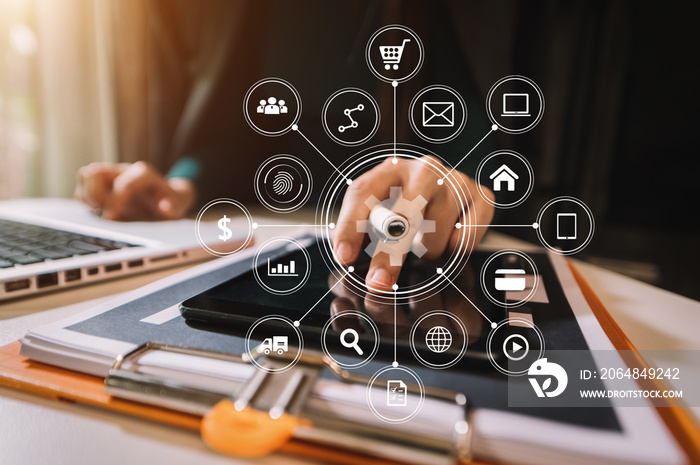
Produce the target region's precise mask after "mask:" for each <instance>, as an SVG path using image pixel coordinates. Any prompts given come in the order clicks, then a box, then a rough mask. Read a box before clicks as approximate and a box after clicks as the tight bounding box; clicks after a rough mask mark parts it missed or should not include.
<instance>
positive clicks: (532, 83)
mask: <svg viewBox="0 0 700 465" xmlns="http://www.w3.org/2000/svg"><path fill="white" fill-rule="evenodd" d="M508 81H523V82H526V83H527V84H529V85H530V86H532V88H533V89H535V92H537V96H538V97H539V99H540V111H539V113H538V114H537V117H536V118H535V119H534V120H533V121H532V122H531V123H530V124H529V125H527V126H525V127H524V128H520V129H512V128H508V127H506V126H503V125H502V124H501V122H500V121H499V120H498V118H496V117H495V116H494V114H493V112H492V111H491V98H492V97H493V94H494V93H495V92H496V89H498V86H500V85H501V84H503V83H505V82H508ZM486 113H487V115H488V117H489V119H490V120H491V122H492V123H493V124H495V125H496V126H498V129H500V130H501V131H503V132H507V133H508V134H522V133H524V132H528V131H529V130H530V129H532V128H534V127H535V126H537V124H538V123H539V122H540V120H541V119H542V116H543V115H544V94H543V93H542V90H541V89H540V87H539V86H538V85H537V84H536V83H535V81H533V80H532V79H530V78H527V77H525V76H520V75H517V74H514V75H511V76H506V77H504V78H501V79H499V80H498V81H497V82H496V83H495V84H494V85H493V86H491V89H490V90H489V93H488V95H487V96H486Z"/></svg>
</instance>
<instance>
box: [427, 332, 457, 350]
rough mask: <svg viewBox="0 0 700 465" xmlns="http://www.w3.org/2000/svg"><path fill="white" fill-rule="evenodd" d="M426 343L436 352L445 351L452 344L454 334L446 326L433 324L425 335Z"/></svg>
mask: <svg viewBox="0 0 700 465" xmlns="http://www.w3.org/2000/svg"><path fill="white" fill-rule="evenodd" d="M425 344H426V345H427V346H428V349H430V350H432V351H433V352H435V353H438V354H439V353H442V352H445V351H446V350H447V349H449V348H450V345H452V334H451V333H450V332H449V331H448V330H447V328H445V327H444V326H433V327H432V328H430V330H429V331H428V333H427V334H426V335H425Z"/></svg>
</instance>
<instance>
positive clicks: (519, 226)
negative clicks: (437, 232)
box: [455, 223, 540, 229]
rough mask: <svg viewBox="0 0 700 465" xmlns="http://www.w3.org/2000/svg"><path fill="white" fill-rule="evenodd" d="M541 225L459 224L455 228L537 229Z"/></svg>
mask: <svg viewBox="0 0 700 465" xmlns="http://www.w3.org/2000/svg"><path fill="white" fill-rule="evenodd" d="M539 227H540V225H539V224H538V223H532V224H466V223H457V224H455V228H457V229H460V228H532V229H537V228H539Z"/></svg>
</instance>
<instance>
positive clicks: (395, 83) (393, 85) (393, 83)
mask: <svg viewBox="0 0 700 465" xmlns="http://www.w3.org/2000/svg"><path fill="white" fill-rule="evenodd" d="M391 85H392V87H393V88H394V160H393V161H394V164H396V162H397V160H396V88H397V87H398V86H399V83H398V82H396V81H393V82H392V83H391Z"/></svg>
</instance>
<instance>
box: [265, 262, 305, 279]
mask: <svg viewBox="0 0 700 465" xmlns="http://www.w3.org/2000/svg"><path fill="white" fill-rule="evenodd" d="M267 275H268V276H299V273H297V270H296V262H295V261H294V260H290V261H289V264H288V265H285V264H283V263H277V264H276V265H273V264H272V263H270V259H269V258H268V259H267Z"/></svg>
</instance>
